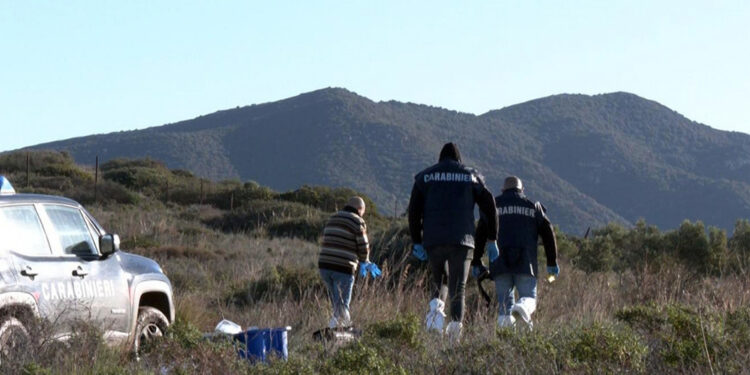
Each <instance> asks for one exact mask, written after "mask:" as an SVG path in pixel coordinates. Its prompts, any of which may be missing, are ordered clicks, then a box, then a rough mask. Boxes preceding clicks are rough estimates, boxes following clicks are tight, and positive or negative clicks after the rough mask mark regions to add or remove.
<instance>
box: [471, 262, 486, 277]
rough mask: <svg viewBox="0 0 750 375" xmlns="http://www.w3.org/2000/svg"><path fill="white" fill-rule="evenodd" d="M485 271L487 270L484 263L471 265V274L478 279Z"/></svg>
mask: <svg viewBox="0 0 750 375" xmlns="http://www.w3.org/2000/svg"><path fill="white" fill-rule="evenodd" d="M485 272H487V267H485V266H484V264H481V263H479V264H477V265H473V266H471V276H474V278H475V279H478V278H479V276H481V275H482V274H483V273H485Z"/></svg>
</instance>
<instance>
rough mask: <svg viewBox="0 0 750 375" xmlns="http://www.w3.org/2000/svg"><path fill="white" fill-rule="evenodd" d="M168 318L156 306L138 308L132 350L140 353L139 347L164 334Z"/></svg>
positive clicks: (167, 325)
mask: <svg viewBox="0 0 750 375" xmlns="http://www.w3.org/2000/svg"><path fill="white" fill-rule="evenodd" d="M167 328H169V320H168V319H167V317H166V316H164V314H163V313H162V312H161V311H159V310H158V309H156V308H153V307H150V306H145V307H141V308H139V309H138V321H137V323H136V325H135V340H134V341H133V351H134V352H135V354H136V356H138V355H140V354H141V353H140V352H141V347H142V346H143V345H144V344H147V343H149V342H152V341H154V340H156V339H158V338H159V337H162V336H164V335H165V334H166V332H167Z"/></svg>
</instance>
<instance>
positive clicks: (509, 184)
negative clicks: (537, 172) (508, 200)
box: [503, 176, 523, 191]
mask: <svg viewBox="0 0 750 375" xmlns="http://www.w3.org/2000/svg"><path fill="white" fill-rule="evenodd" d="M510 189H518V190H523V182H521V179H520V178H518V177H516V176H510V177H508V178H506V179H505V183H504V184H503V191H505V190H510Z"/></svg>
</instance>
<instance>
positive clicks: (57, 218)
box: [44, 205, 96, 255]
mask: <svg viewBox="0 0 750 375" xmlns="http://www.w3.org/2000/svg"><path fill="white" fill-rule="evenodd" d="M44 211H45V212H46V213H47V216H48V217H49V219H50V222H52V226H53V227H54V228H55V236H56V238H55V236H50V240H51V241H55V240H56V241H59V243H60V247H61V248H62V249H63V251H64V252H65V254H75V255H91V254H96V246H95V245H94V241H93V240H92V237H91V232H89V227H88V225H87V224H86V221H85V220H84V219H83V215H82V214H81V211H80V210H78V209H77V208H73V207H66V206H55V205H45V206H44Z"/></svg>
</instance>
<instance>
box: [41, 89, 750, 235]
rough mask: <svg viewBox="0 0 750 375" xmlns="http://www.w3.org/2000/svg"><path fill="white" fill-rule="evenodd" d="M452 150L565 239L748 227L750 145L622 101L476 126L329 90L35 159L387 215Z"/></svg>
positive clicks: (502, 116)
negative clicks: (692, 226)
mask: <svg viewBox="0 0 750 375" xmlns="http://www.w3.org/2000/svg"><path fill="white" fill-rule="evenodd" d="M449 141H453V142H456V143H458V145H459V148H460V149H461V152H462V155H463V156H464V159H465V160H466V163H467V164H469V165H472V166H475V167H477V168H478V169H479V170H480V171H481V172H482V173H484V175H485V176H486V179H487V183H488V186H489V187H490V188H491V190H492V191H493V192H495V193H499V189H498V187H499V186H500V183H501V182H502V179H503V178H504V177H505V176H506V175H510V174H514V175H519V176H520V177H521V178H522V179H524V182H525V184H526V186H527V191H528V192H529V195H530V196H531V197H532V198H534V199H538V200H541V201H542V202H543V203H544V204H545V205H546V206H547V207H548V208H550V214H551V216H552V217H553V220H554V221H556V222H558V223H560V225H561V227H562V228H563V229H564V230H566V231H574V232H576V233H578V232H581V231H584V230H585V228H586V227H588V226H597V225H602V224H606V223H607V222H610V221H618V222H622V223H625V224H632V223H634V222H635V221H636V220H638V219H639V218H645V219H646V220H647V221H649V222H651V223H654V224H656V225H659V226H660V227H662V228H674V227H676V226H678V225H679V224H680V222H681V221H682V220H683V219H691V220H695V219H702V220H704V221H705V222H706V223H707V224H709V225H716V226H720V227H722V228H725V229H729V228H731V226H732V225H733V224H734V220H735V219H737V218H740V217H749V216H750V157H749V156H748V155H750V136H748V135H746V134H742V133H736V132H725V131H721V130H716V129H713V128H711V127H709V126H707V125H703V124H699V123H697V122H695V121H692V120H689V119H688V118H686V117H684V116H682V115H681V114H679V113H677V112H676V111H673V110H671V109H669V108H668V107H666V106H663V105H662V104H660V103H658V102H656V101H652V100H648V99H644V98H641V97H640V96H638V95H635V94H631V93H627V92H615V93H607V94H598V95H583V94H558V95H552V96H547V97H544V98H539V99H534V100H530V101H527V102H524V103H519V104H515V105H511V106H507V107H503V108H501V109H498V110H491V111H487V112H486V113H484V114H481V115H475V114H471V113H465V112H459V111H453V110H448V109H444V108H440V107H434V106H429V105H425V104H415V103H404V102H399V101H394V100H389V101H378V102H375V101H373V100H370V99H368V98H366V97H364V96H361V95H359V94H357V93H355V92H352V91H349V90H347V89H344V88H325V89H320V90H315V91H311V92H308V93H302V94H300V95H297V96H294V97H290V98H286V99H283V100H279V101H274V102H266V103H261V104H253V105H249V106H243V107H237V108H233V109H225V110H220V111H216V112H213V113H210V114H206V115H203V116H199V117H196V118H194V119H190V120H184V121H179V122H175V123H170V124H165V125H161V126H156V127H150V128H146V129H142V130H133V131H127V132H115V133H108V134H99V135H93V136H87V137H77V138H71V139H67V140H62V141H56V142H50V143H45V144H40V145H36V146H31V147H30V148H34V149H55V150H66V151H68V152H70V153H71V154H72V155H73V156H74V158H75V159H76V161H78V162H84V163H85V162H86V161H88V164H91V161H92V160H93V159H94V157H95V156H96V155H99V156H100V157H101V158H102V160H109V159H113V158H118V157H130V158H137V157H143V156H150V157H152V158H154V159H159V160H162V161H164V162H165V163H166V164H167V165H168V166H170V167H172V168H184V169H189V170H191V171H193V172H195V173H196V174H198V175H202V176H205V177H208V178H213V179H222V178H241V179H244V180H255V181H258V182H259V183H262V184H264V185H268V186H270V187H272V188H274V189H279V190H290V189H294V188H297V187H299V186H300V185H302V184H314V185H328V186H334V187H336V186H344V187H352V188H354V189H356V190H359V191H363V192H365V193H367V194H369V195H371V196H372V198H373V200H374V201H375V202H376V203H377V204H378V205H379V206H381V207H383V208H385V209H384V210H383V211H384V212H391V211H392V210H389V209H388V208H389V207H393V206H394V204H395V205H396V206H397V209H398V211H399V212H401V211H403V210H404V209H405V204H406V201H407V199H408V194H409V191H410V188H411V183H412V179H413V176H414V175H415V174H416V173H417V172H419V171H420V170H422V169H424V168H426V167H427V166H429V165H431V164H432V163H434V162H435V161H436V159H437V153H438V151H439V150H440V147H441V146H442V144H444V143H445V142H449ZM709 200H711V202H714V203H711V204H709V203H706V202H707V201H709Z"/></svg>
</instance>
